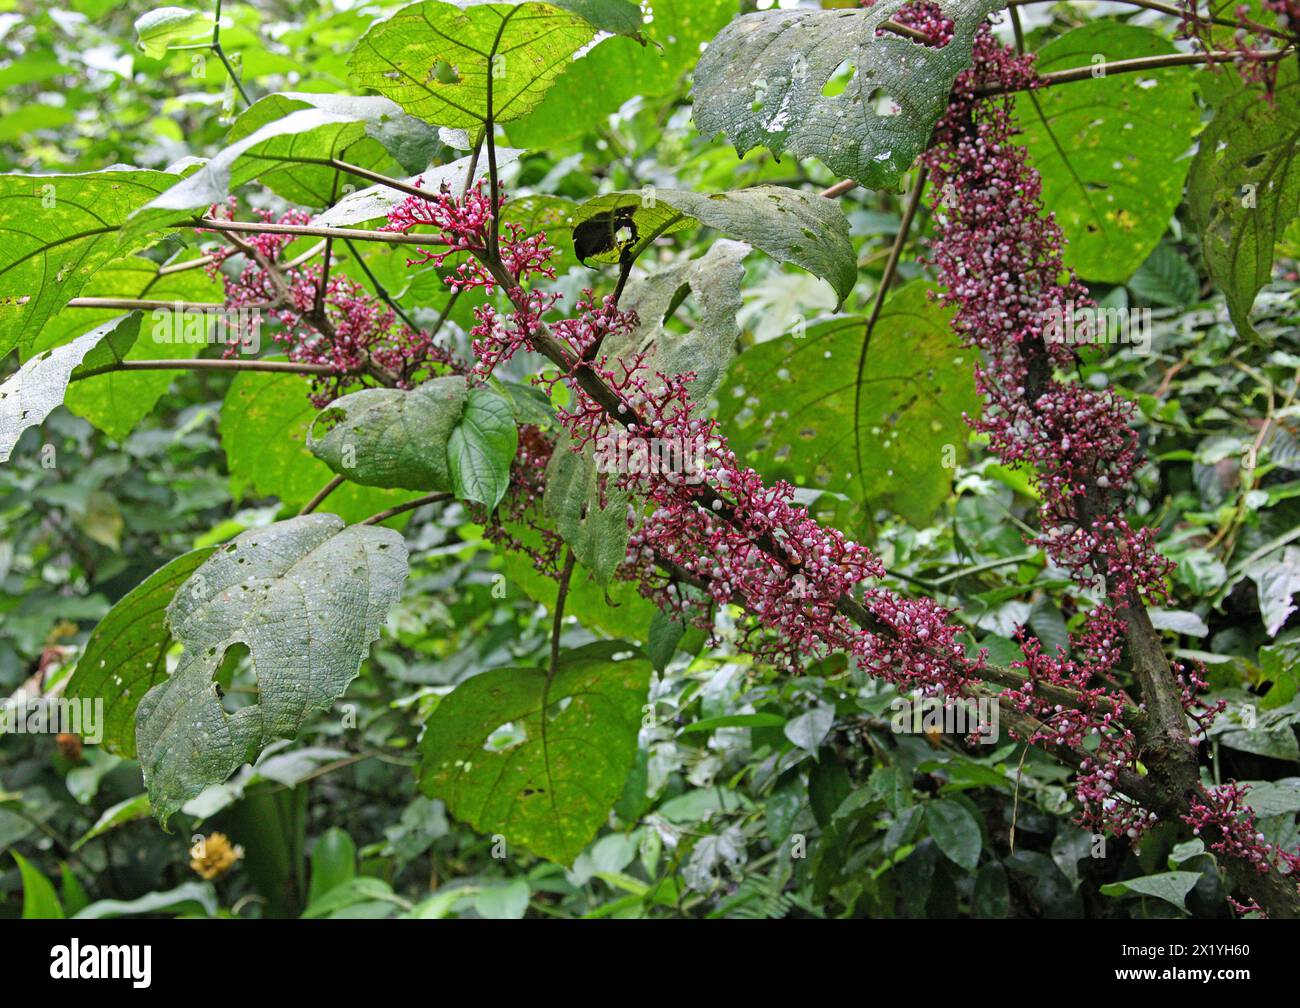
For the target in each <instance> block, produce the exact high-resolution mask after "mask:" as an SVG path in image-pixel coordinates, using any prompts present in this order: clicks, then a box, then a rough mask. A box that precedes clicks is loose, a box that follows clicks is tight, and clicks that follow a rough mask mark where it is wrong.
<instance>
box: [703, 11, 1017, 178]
mask: <svg viewBox="0 0 1300 1008" xmlns="http://www.w3.org/2000/svg"><path fill="white" fill-rule="evenodd" d="M905 5H906V3H905V0H880V2H878V3H876V4H874V5H873V6H872V7H871V8H870V9H869V10H771V11H763V12H761V13H757V14H746V15H744V16H743V17H739V18H737V19H736V20H734V21H732V22H731V23H730V24H729V25H727V27H725V28H724V29H722V31H721V32H719V33H718V36H717V38H715V39H714V40H713V41H712V42H711V43H710V44H709V47H708V48H707V49H706V50H705V51H704V55H703V56H702V57H701V58H700V62H699V65H698V66H697V67H696V68H695V103H694V106H693V109H692V115H693V117H694V119H695V125H696V127H697V128H698V129H699V131H700V133H701V135H703V136H704V137H713V136H716V135H717V134H718V133H723V134H725V135H726V137H727V139H728V140H730V141H731V142H732V144H734V145H735V147H736V150H737V151H738V152H739V153H741V154H744V153H745V152H746V151H748V150H750V149H751V148H754V147H767V148H768V149H769V150H771V151H772V152H773V153H775V154H778V155H779V154H782V153H785V152H787V151H788V152H789V153H791V154H793V155H795V156H796V157H800V158H802V157H816V158H819V159H821V161H822V163H823V164H825V165H826V167H827V168H829V169H830V170H831V171H833V172H834V173H835V174H837V175H842V176H844V177H846V178H851V179H854V180H856V181H857V182H860V183H861V184H862V185H864V186H867V187H868V188H872V189H883V188H891V187H893V186H895V185H896V184H897V183H898V179H899V177H900V176H901V175H902V174H903V173H904V172H905V171H907V170H908V168H910V167H911V165H912V162H913V161H914V160H916V156H917V155H918V154H920V153H921V151H923V150H924V149H925V148H926V145H927V144H929V142H930V133H931V130H932V129H933V128H934V124H935V122H936V121H937V120H938V118H939V116H940V115H941V114H942V113H943V110H944V109H945V108H946V107H947V105H948V94H949V92H950V91H951V90H952V85H953V81H954V80H955V79H956V77H957V74H959V73H960V72H961V71H962V70H964V69H966V67H967V66H969V64H970V58H971V45H972V44H973V41H974V38H975V31H976V29H978V28H979V26H980V25H981V24H983V23H984V19H985V18H986V17H987V16H988V14H989V13H990V12H992V11H994V10H996V9H997V8H998V7H1001V6H1002V4H1001V3H1000V2H998V0H958V2H954V3H949V4H946V5H945V7H944V12H945V13H946V14H947V15H948V16H949V17H951V18H952V20H953V22H954V33H953V39H952V41H951V42H949V43H948V44H947V45H946V46H943V47H942V48H932V47H930V46H927V45H924V44H922V43H920V42H915V41H913V40H911V39H908V38H903V37H901V36H899V35H895V34H893V33H890V32H882V33H881V34H879V35H877V30H878V29H879V27H880V25H881V24H882V23H883V22H885V21H887V20H889V19H890V18H892V17H893V16H894V15H895V14H897V13H898V11H899V9H900V8H902V7H904V6H905ZM846 63H847V64H849V65H850V66H851V67H852V68H853V71H852V79H851V80H849V81H848V83H847V85H846V86H845V87H844V88H843V90H842V91H840V92H839V93H837V94H832V95H829V96H828V95H827V93H826V92H827V91H830V90H833V86H832V87H829V88H828V87H827V85H828V84H830V83H831V81H832V78H834V77H835V76H836V74H837V72H838V71H839V70H840V68H841V66H842V65H843V64H846Z"/></svg>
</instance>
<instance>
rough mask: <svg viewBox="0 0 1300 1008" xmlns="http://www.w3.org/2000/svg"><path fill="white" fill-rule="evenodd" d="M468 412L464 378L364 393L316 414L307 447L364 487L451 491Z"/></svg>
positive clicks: (365, 390) (355, 394) (328, 464)
mask: <svg viewBox="0 0 1300 1008" xmlns="http://www.w3.org/2000/svg"><path fill="white" fill-rule="evenodd" d="M465 408H466V388H465V379H464V378H462V377H460V376H459V375H448V376H447V377H445V378H434V379H433V380H432V381H427V382H425V383H424V384H423V385H420V386H418V387H416V388H414V389H411V390H409V391H406V390H403V389H378V388H376V389H362V390H361V391H360V392H351V393H349V394H348V395H345V396H342V397H341V398H339V399H335V400H334V402H332V403H330V404H329V405H328V406H326V407H325V408H324V409H323V410H321V411H320V413H318V414H317V415H316V419H315V420H314V421H312V425H311V428H310V429H309V430H308V432H307V446H308V448H310V449H311V451H312V453H313V454H314V455H315V456H316V457H317V458H319V459H320V460H321V461H322V462H324V463H325V464H326V465H327V466H329V467H330V468H331V469H332V470H334V472H336V473H338V474H339V475H341V476H346V477H347V478H348V479H349V480H352V481H353V482H355V483H361V484H363V485H364V486H375V487H389V488H394V487H396V488H402V489H406V490H450V489H451V488H452V476H451V468H450V463H449V459H448V454H447V453H448V441H449V439H450V438H451V435H452V432H453V430H454V429H455V428H456V425H457V424H458V423H459V422H460V420H461V416H462V414H463V412H464V410H465ZM507 409H508V408H507ZM511 425H512V429H513V420H512V422H511ZM512 454H513V453H512Z"/></svg>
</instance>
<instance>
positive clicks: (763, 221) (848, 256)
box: [573, 185, 858, 301]
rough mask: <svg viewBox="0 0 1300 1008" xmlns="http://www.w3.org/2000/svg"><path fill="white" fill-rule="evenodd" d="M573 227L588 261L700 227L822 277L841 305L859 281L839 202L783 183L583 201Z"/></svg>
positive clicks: (576, 241) (638, 192) (657, 191)
mask: <svg viewBox="0 0 1300 1008" xmlns="http://www.w3.org/2000/svg"><path fill="white" fill-rule="evenodd" d="M573 222H574V230H573V239H574V248H575V251H576V252H577V253H578V257H579V258H581V259H586V258H594V259H597V260H599V261H603V262H617V261H618V259H619V255H620V253H621V252H622V250H623V249H624V248H625V247H635V246H636V245H638V244H644V243H646V242H648V241H650V240H652V239H653V238H654V237H656V236H658V235H661V234H670V233H672V232H673V231H679V230H681V229H682V228H685V227H689V226H690V225H691V224H692V223H699V224H704V225H707V226H708V227H711V228H716V229H717V230H718V231H721V232H722V233H723V234H724V235H727V236H728V237H731V238H736V239H739V240H740V241H743V242H748V243H749V244H750V245H753V246H754V247H755V248H756V249H760V250H761V251H763V252H766V253H767V254H768V255H769V256H771V257H772V258H773V259H775V260H776V261H777V262H782V263H793V264H794V265H796V266H800V267H802V268H803V269H806V270H807V271H808V272H809V273H811V274H813V275H814V276H818V277H821V278H822V279H823V280H825V281H827V282H828V283H829V284H830V285H831V286H832V287H833V288H835V293H836V295H837V296H838V297H839V299H840V300H841V301H843V300H844V299H845V298H846V297H848V295H849V292H850V291H852V290H853V285H854V283H855V282H856V281H857V276H858V266H857V255H856V253H855V252H854V251H853V244H852V243H851V242H850V241H849V222H848V220H847V219H846V218H845V216H844V211H842V210H841V209H840V206H839V204H838V203H836V202H835V201H834V200H829V199H825V198H823V197H821V196H818V195H816V194H814V193H806V192H801V191H799V190H798V189H787V188H785V187H784V186H769V185H764V186H754V187H753V188H752V189H736V190H734V191H732V192H724V193H714V194H712V195H705V194H704V193H696V192H688V191H686V190H684V189H658V188H647V189H645V190H635V191H632V192H617V193H608V194H606V195H604V196H597V197H596V198H595V199H592V200H588V201H587V202H586V203H584V204H583V205H582V206H581V207H580V208H579V209H578V210H577V211H576V212H575V213H574V215H573Z"/></svg>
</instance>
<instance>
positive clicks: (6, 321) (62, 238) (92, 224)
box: [0, 168, 177, 356]
mask: <svg viewBox="0 0 1300 1008" xmlns="http://www.w3.org/2000/svg"><path fill="white" fill-rule="evenodd" d="M176 178H177V177H176V176H175V175H169V174H167V173H165V172H156V171H143V170H136V169H128V168H122V169H114V170H112V171H102V172H91V173H89V174H85V175H0V356H3V355H5V354H7V353H8V352H9V351H10V350H12V349H13V348H14V347H15V346H18V347H23V348H24V349H25V348H27V347H29V346H31V345H33V344H34V343H35V341H36V340H37V338H38V336H39V334H40V332H41V329H42V327H43V326H44V325H45V323H46V322H47V321H48V320H49V318H50V316H52V315H53V314H54V313H55V312H57V311H59V310H60V309H61V308H63V306H64V305H66V304H67V303H68V302H69V301H71V300H72V299H73V298H74V297H77V296H78V295H79V294H80V293H81V290H82V288H83V287H84V286H85V285H86V282H87V281H88V280H89V279H90V278H91V277H92V276H94V274H95V272H96V271H97V270H99V269H100V268H101V267H103V266H105V265H107V263H108V262H109V261H111V260H113V259H116V258H118V257H119V256H124V255H129V254H131V253H132V252H134V251H136V250H137V249H138V248H140V247H142V246H143V244H144V243H145V241H146V240H147V237H148V236H147V235H146V236H140V237H138V238H137V239H136V240H135V242H134V244H133V242H132V240H131V238H130V236H128V235H126V234H125V233H124V232H123V230H122V225H123V224H124V223H125V222H126V220H127V218H128V217H129V216H130V215H131V214H132V213H133V212H134V211H135V210H137V209H138V208H139V207H142V206H144V205H145V204H146V203H148V202H149V201H150V200H152V199H153V198H155V197H156V196H157V195H158V194H159V193H161V192H163V191H164V190H165V189H167V188H168V187H169V186H171V185H172V184H173V183H174V182H176Z"/></svg>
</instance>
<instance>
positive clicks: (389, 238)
mask: <svg viewBox="0 0 1300 1008" xmlns="http://www.w3.org/2000/svg"><path fill="white" fill-rule="evenodd" d="M179 226H184V227H194V228H201V229H203V230H206V231H222V232H227V231H229V232H232V233H237V234H288V235H302V236H304V237H311V238H342V239H344V240H347V239H349V238H351V239H352V240H354V241H377V242H386V243H387V244H389V245H445V244H446V242H444V241H443V240H442V236H441V235H436V234H398V233H397V232H396V231H364V230H361V229H360V228H357V229H353V228H335V227H319V226H316V225H312V224H269V223H265V224H264V223H259V222H256V221H224V220H217V219H215V218H213V217H200V218H199V219H198V220H196V221H194V222H193V223H192V224H188V225H179Z"/></svg>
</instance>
